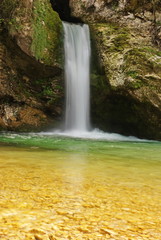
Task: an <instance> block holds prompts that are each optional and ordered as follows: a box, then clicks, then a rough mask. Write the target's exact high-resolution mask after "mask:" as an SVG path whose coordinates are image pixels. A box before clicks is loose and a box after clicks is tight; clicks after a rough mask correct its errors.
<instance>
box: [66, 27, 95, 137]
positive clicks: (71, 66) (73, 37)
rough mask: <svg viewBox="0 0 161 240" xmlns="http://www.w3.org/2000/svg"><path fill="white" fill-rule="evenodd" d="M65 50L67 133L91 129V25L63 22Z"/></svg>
mask: <svg viewBox="0 0 161 240" xmlns="http://www.w3.org/2000/svg"><path fill="white" fill-rule="evenodd" d="M63 28H64V34H65V39H64V50H65V80H66V106H65V131H72V132H73V131H79V132H86V131H88V130H89V128H90V120H89V119H90V116H89V112H90V110H89V104H90V103H89V99H90V78H89V75H90V52H91V49H90V35H89V28H88V25H86V24H83V25H79V24H72V23H66V22H63Z"/></svg>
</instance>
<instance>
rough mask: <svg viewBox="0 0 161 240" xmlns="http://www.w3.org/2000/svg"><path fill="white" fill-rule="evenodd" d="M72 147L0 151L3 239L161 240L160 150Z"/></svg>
mask: <svg viewBox="0 0 161 240" xmlns="http://www.w3.org/2000/svg"><path fill="white" fill-rule="evenodd" d="M70 141H71V143H69V142H68V143H67V140H60V142H59V141H58V139H57V142H55V148H57V150H52V149H46V150H45V149H35V146H36V145H33V146H34V148H32V147H31V146H28V147H21V148H18V147H14V146H5V145H4V146H1V147H0V170H1V171H0V186H1V187H0V226H1V228H0V238H1V239H4V240H7V239H9V240H11V239H14V240H23V239H26V240H28V239H34V240H37V239H38V240H40V239H42V240H46V239H48V240H52V239H73V240H77V239H78V240H80V239H90V240H99V239H100V240H103V239H113V240H114V239H115V240H121V239H123V240H126V239H127V240H129V239H132V240H133V239H137V240H138V239H152V240H153V239H154V240H156V239H161V229H160V227H159V226H161V175H160V172H161V158H160V156H161V148H160V145H158V144H149V145H148V144H144V143H140V144H135V143H105V142H102V143H100V142H93V143H91V142H90V143H89V142H81V141H80V142H79V141H78V142H77V141H75V143H74V142H73V141H74V140H70ZM32 144H33V142H32ZM49 145H50V144H49ZM58 145H59V146H58ZM72 147H73V150H72ZM53 148H54V147H53ZM58 148H59V149H58Z"/></svg>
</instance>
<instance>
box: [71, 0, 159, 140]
mask: <svg viewBox="0 0 161 240" xmlns="http://www.w3.org/2000/svg"><path fill="white" fill-rule="evenodd" d="M70 6H71V12H72V15H73V16H75V17H79V18H81V19H82V20H83V21H84V22H87V23H88V24H89V25H90V29H91V40H92V48H93V49H92V51H93V59H94V61H93V62H92V74H91V85H92V119H93V124H94V125H95V126H97V127H100V128H102V129H104V130H106V131H111V132H113V131H114V132H119V133H122V134H127V135H136V136H138V137H141V138H154V139H161V2H160V1H157V0H156V1H149V0H142V1H140V0H118V1H116V0H106V1H105V0H92V1H85V0H79V1H77V0H70Z"/></svg>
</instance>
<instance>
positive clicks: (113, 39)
mask: <svg viewBox="0 0 161 240" xmlns="http://www.w3.org/2000/svg"><path fill="white" fill-rule="evenodd" d="M92 27H93V28H94V32H95V34H96V38H98V40H99V42H100V44H103V45H104V46H106V49H108V52H117V51H118V52H119V51H122V50H124V48H125V47H127V46H128V45H129V31H128V30H127V29H126V28H120V27H119V26H118V25H116V24H112V23H98V24H95V25H94V26H92ZM101 42H102V43H101Z"/></svg>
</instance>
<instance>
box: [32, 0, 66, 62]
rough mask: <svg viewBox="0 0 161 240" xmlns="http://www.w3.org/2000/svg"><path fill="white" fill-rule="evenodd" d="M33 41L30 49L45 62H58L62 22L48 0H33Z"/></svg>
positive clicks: (59, 59) (37, 57)
mask: <svg viewBox="0 0 161 240" xmlns="http://www.w3.org/2000/svg"><path fill="white" fill-rule="evenodd" d="M33 14H34V19H33V41H32V45H31V50H32V52H33V54H34V56H35V57H36V59H37V60H40V61H42V62H44V63H45V64H49V65H50V64H52V63H60V61H61V48H62V40H61V39H62V38H61V34H62V23H61V20H60V18H59V16H58V14H57V13H56V12H54V11H53V10H52V8H51V5H50V3H49V1H48V0H35V1H34V10H33Z"/></svg>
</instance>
